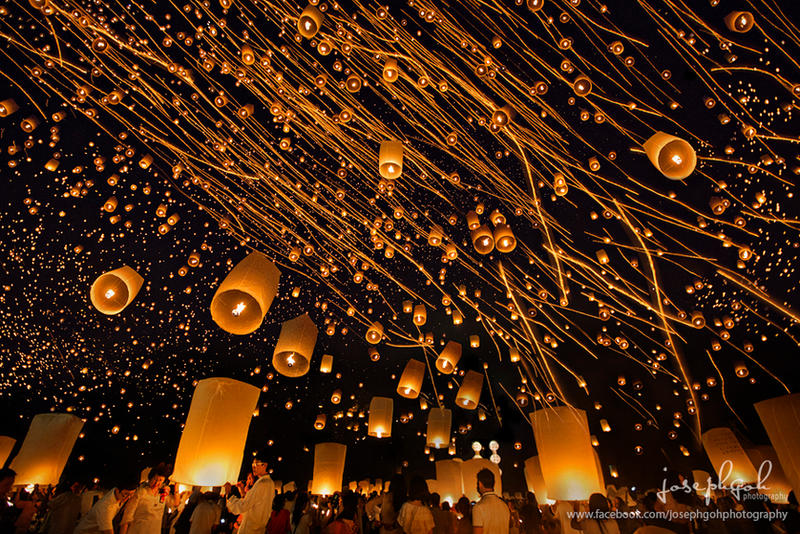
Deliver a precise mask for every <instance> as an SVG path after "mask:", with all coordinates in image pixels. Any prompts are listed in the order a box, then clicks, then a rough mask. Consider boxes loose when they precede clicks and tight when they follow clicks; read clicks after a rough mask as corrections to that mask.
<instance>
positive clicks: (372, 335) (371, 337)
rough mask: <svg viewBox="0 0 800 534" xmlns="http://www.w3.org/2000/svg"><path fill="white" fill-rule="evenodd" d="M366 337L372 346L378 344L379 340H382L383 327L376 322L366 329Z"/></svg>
mask: <svg viewBox="0 0 800 534" xmlns="http://www.w3.org/2000/svg"><path fill="white" fill-rule="evenodd" d="M366 337H367V341H369V342H370V343H372V344H373V345H376V344H378V343H380V342H381V339H383V325H382V324H381V323H379V322H378V321H375V322H374V323H372V324H371V325H370V327H369V328H367V335H366Z"/></svg>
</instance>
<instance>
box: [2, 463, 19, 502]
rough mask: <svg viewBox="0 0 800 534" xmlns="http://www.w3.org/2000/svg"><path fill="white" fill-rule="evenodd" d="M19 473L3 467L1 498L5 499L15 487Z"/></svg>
mask: <svg viewBox="0 0 800 534" xmlns="http://www.w3.org/2000/svg"><path fill="white" fill-rule="evenodd" d="M16 476H17V473H16V472H15V471H14V470H13V469H9V468H8V467H3V468H2V469H0V497H5V496H6V495H8V492H9V491H11V488H12V487H14V479H15V478H16Z"/></svg>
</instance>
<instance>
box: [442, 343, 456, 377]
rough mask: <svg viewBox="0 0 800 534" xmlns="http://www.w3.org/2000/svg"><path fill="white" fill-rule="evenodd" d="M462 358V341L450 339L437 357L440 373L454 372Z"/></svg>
mask: <svg viewBox="0 0 800 534" xmlns="http://www.w3.org/2000/svg"><path fill="white" fill-rule="evenodd" d="M460 359H461V343H458V342H456V341H448V342H447V345H445V346H444V349H443V350H442V352H441V353H440V354H439V357H438V358H436V368H437V369H438V370H439V372H440V373H444V374H446V375H449V374H450V373H452V372H453V370H454V369H455V367H456V365H458V360H460Z"/></svg>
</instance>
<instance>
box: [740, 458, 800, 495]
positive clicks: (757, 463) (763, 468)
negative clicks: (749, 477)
mask: <svg viewBox="0 0 800 534" xmlns="http://www.w3.org/2000/svg"><path fill="white" fill-rule="evenodd" d="M747 456H749V457H750V461H751V462H753V466H754V467H755V468H756V471H758V472H759V476H760V478H761V481H762V484H761V485H762V486H763V487H762V488H760V489H759V490H758V492H759V493H760V494H761V495H766V496H767V497H769V500H770V501H771V502H772V503H774V504H789V492H790V491H792V485H791V484H790V483H789V479H788V478H786V473H784V472H783V467H781V463H780V461H779V460H778V455H777V454H776V453H775V449H773V448H772V447H770V446H769V445H761V446H759V447H753V448H751V449H747ZM767 473H769V475H767Z"/></svg>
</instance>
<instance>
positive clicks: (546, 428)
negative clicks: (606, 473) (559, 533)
mask: <svg viewBox="0 0 800 534" xmlns="http://www.w3.org/2000/svg"><path fill="white" fill-rule="evenodd" d="M531 422H532V424H533V434H534V436H535V438H536V448H537V449H538V451H539V465H540V466H541V468H542V476H543V477H544V482H545V484H546V486H547V497H548V498H549V499H553V500H563V501H585V500H587V499H588V498H589V495H591V494H592V493H604V491H603V490H604V488H603V487H602V486H601V483H600V480H599V479H598V477H597V465H596V464H595V459H594V449H592V442H591V438H590V434H589V424H588V422H587V420H586V412H584V411H583V410H577V409H573V408H571V407H569V406H557V407H552V408H543V409H541V410H537V411H535V412H533V413H532V414H531Z"/></svg>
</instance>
